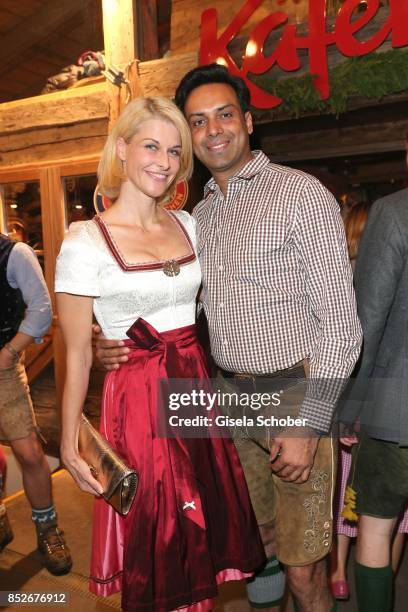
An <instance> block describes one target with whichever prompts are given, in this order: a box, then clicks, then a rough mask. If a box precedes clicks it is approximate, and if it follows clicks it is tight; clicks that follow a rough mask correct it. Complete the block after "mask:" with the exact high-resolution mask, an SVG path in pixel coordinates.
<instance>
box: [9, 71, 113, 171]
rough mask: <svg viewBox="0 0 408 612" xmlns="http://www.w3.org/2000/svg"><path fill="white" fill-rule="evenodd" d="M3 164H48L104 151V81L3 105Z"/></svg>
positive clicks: (105, 105) (105, 132)
mask: <svg viewBox="0 0 408 612" xmlns="http://www.w3.org/2000/svg"><path fill="white" fill-rule="evenodd" d="M0 110H1V112H0V164H1V167H2V168H4V167H5V166H6V167H8V166H21V165H24V164H45V163H47V162H52V161H55V160H58V159H70V158H77V157H81V156H83V155H84V156H89V155H94V154H98V153H100V151H101V149H102V146H103V144H104V142H105V140H106V136H107V134H108V121H109V106H108V98H107V96H106V84H105V83H104V82H103V83H98V84H95V85H89V86H86V87H80V88H78V89H69V90H66V91H63V92H55V93H52V94H46V95H43V96H36V97H34V98H27V99H25V100H18V101H15V102H6V103H4V104H2V105H1V106H0Z"/></svg>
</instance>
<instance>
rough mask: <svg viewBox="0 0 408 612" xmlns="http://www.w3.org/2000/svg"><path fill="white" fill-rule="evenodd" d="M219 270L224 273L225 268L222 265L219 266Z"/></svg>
mask: <svg viewBox="0 0 408 612" xmlns="http://www.w3.org/2000/svg"><path fill="white" fill-rule="evenodd" d="M218 270H219V272H222V271H223V270H224V266H223V265H222V264H221V265H219V266H218Z"/></svg>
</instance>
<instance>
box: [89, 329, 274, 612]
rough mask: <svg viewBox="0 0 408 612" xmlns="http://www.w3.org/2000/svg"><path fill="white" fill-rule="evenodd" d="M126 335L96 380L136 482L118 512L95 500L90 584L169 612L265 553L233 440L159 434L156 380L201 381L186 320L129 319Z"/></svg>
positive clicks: (212, 591) (104, 424) (209, 593)
mask: <svg viewBox="0 0 408 612" xmlns="http://www.w3.org/2000/svg"><path fill="white" fill-rule="evenodd" d="M127 334H128V336H129V338H130V340H129V341H126V344H127V346H129V347H130V348H131V352H130V353H129V360H128V361H127V362H126V363H124V364H122V365H121V367H120V368H119V369H118V370H115V371H112V372H109V373H108V374H107V376H106V379H105V385H104V392H103V402H102V415H101V428H100V430H101V433H102V434H103V435H104V436H105V437H106V438H107V440H108V441H109V442H110V444H111V445H112V446H113V448H115V449H116V450H117V451H118V453H119V454H120V455H121V456H122V457H123V459H124V460H125V461H126V463H127V464H128V465H129V466H131V467H133V468H134V469H135V470H136V471H137V473H138V475H139V487H138V490H137V493H136V497H135V500H134V503H133V506H132V509H131V511H130V513H129V514H128V515H127V516H126V517H122V516H120V515H119V514H117V513H116V512H115V511H114V510H113V509H112V508H111V506H109V505H108V504H107V503H106V502H105V501H104V500H103V499H97V500H96V501H95V509H94V522H93V547H92V561H91V578H90V589H91V591H92V592H93V593H96V594H98V595H104V596H106V595H110V594H111V593H114V592H117V591H119V590H120V589H122V606H123V609H124V610H129V611H132V612H169V611H171V610H174V609H176V608H179V607H182V606H189V605H192V604H194V603H196V602H200V601H203V600H207V599H210V598H213V597H215V596H216V595H217V583H220V582H222V581H224V580H229V579H232V580H234V579H235V580H237V579H242V578H244V577H245V576H247V575H249V574H251V573H252V572H253V571H254V570H255V569H256V568H258V567H259V566H260V565H262V563H263V562H264V560H265V558H264V552H263V546H262V544H261V540H260V536H259V532H258V527H257V525H256V520H255V516H254V513H253V510H252V507H251V504H250V500H249V495H248V490H247V487H246V483H245V479H244V474H243V471H242V467H241V465H240V462H239V459H238V456H237V453H236V450H235V446H234V444H233V442H232V441H231V440H230V439H225V438H211V437H210V438H205V439H197V438H195V439H185V438H172V439H171V438H163V437H160V436H159V435H158V430H157V426H158V421H159V419H158V410H160V402H159V401H158V385H157V381H158V380H159V379H164V378H166V377H167V378H195V379H202V380H203V379H207V378H208V374H207V369H206V365H205V359H204V355H203V351H202V348H201V346H200V345H199V343H198V340H197V336H196V328H195V326H194V325H191V326H188V327H183V328H180V329H174V330H171V331H167V332H163V333H158V332H157V331H156V330H155V329H154V328H153V327H152V326H151V325H149V324H148V323H147V322H146V321H144V320H143V319H138V320H137V321H136V322H135V323H134V324H133V325H132V327H131V328H130V330H129V331H128V332H127ZM186 501H188V502H189V506H187V508H185V502H186ZM191 502H194V504H193V505H191ZM192 609H194V608H192ZM207 609H209V608H207Z"/></svg>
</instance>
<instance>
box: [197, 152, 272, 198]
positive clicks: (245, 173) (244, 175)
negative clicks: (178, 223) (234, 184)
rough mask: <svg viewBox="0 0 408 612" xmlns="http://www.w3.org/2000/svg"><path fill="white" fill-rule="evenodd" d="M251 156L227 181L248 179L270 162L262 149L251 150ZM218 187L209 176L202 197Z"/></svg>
mask: <svg viewBox="0 0 408 612" xmlns="http://www.w3.org/2000/svg"><path fill="white" fill-rule="evenodd" d="M252 155H253V158H252V159H251V160H250V161H249V162H248V163H247V164H245V166H243V167H242V168H241V169H240V170H239V171H238V172H237V174H235V175H234V176H232V177H231V178H230V179H228V182H229V181H236V180H249V179H251V178H253V177H254V176H256V175H257V174H259V172H261V171H262V170H263V169H264V168H265V167H266V166H267V165H268V164H269V163H270V162H269V158H268V157H267V155H265V153H263V151H252ZM217 188H218V185H217V183H216V182H215V180H214V178H211V179H210V180H209V181H208V182H207V183H206V184H205V186H204V197H205V198H206V197H207V196H208V194H209V193H210V192H214V191H216V190H217Z"/></svg>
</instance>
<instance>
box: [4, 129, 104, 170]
mask: <svg viewBox="0 0 408 612" xmlns="http://www.w3.org/2000/svg"><path fill="white" fill-rule="evenodd" d="M107 135H108V119H107V118H105V119H100V120H98V121H91V122H88V123H86V122H84V123H80V124H76V125H69V126H58V127H50V128H43V129H41V128H39V129H34V130H26V131H24V132H20V133H18V134H15V133H14V134H11V135H5V136H0V162H1V164H2V166H4V165H19V164H23V163H33V162H35V161H37V162H40V161H42V162H46V161H47V160H48V161H52V160H54V159H58V158H61V157H67V156H69V157H71V156H72V155H75V154H79V153H80V152H85V153H94V154H99V153H100V152H101V150H102V147H103V144H104V142H105V140H106V137H107Z"/></svg>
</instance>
